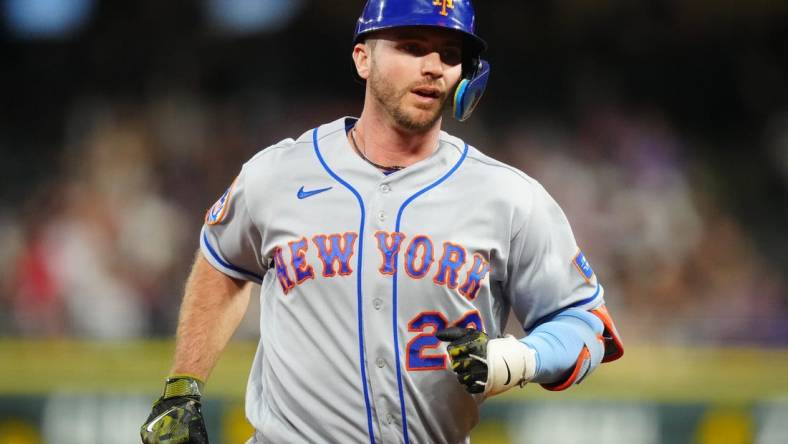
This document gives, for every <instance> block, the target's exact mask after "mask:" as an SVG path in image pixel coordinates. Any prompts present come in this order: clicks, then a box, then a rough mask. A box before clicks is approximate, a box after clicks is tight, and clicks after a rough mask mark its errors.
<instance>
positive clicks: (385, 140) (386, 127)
mask: <svg viewBox="0 0 788 444" xmlns="http://www.w3.org/2000/svg"><path fill="white" fill-rule="evenodd" d="M440 128H441V120H438V121H437V122H436V123H435V125H433V126H432V128H430V129H428V130H427V131H424V132H418V133H414V132H412V131H408V130H405V129H403V128H401V127H399V126H398V125H396V124H395V123H393V122H388V121H387V120H386V119H382V118H375V117H374V116H371V115H370V114H367V113H362V114H361V118H360V119H359V120H358V122H357V123H356V126H355V128H354V130H355V133H354V134H353V136H354V137H355V143H356V145H357V146H358V149H359V151H361V153H360V154H361V155H362V156H364V157H366V158H367V159H369V160H370V161H372V162H374V163H376V164H378V165H384V166H403V167H407V166H409V165H412V164H414V163H416V162H418V161H420V160H422V159H425V158H427V157H429V156H430V155H431V154H432V153H433V152H434V151H435V148H436V147H437V146H438V139H439V137H440ZM351 142H353V140H351Z"/></svg>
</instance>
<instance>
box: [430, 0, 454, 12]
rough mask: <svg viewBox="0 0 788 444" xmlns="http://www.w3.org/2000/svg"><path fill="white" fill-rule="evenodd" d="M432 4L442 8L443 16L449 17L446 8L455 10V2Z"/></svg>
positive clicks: (445, 0)
mask: <svg viewBox="0 0 788 444" xmlns="http://www.w3.org/2000/svg"><path fill="white" fill-rule="evenodd" d="M432 4H433V5H434V6H440V7H441V15H449V12H448V11H447V10H446V8H449V9H454V0H435V1H434V2H432Z"/></svg>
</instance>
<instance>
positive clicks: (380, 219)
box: [378, 210, 386, 222]
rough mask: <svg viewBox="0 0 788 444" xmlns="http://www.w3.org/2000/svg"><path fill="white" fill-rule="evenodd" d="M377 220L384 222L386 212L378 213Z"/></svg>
mask: <svg viewBox="0 0 788 444" xmlns="http://www.w3.org/2000/svg"><path fill="white" fill-rule="evenodd" d="M378 220H379V221H381V222H383V221H384V220H386V212H385V211H383V210H380V211H378Z"/></svg>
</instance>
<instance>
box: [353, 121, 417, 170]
mask: <svg viewBox="0 0 788 444" xmlns="http://www.w3.org/2000/svg"><path fill="white" fill-rule="evenodd" d="M355 132H356V127H355V126H354V127H353V129H352V130H350V141H351V142H353V149H355V150H356V152H357V153H358V155H359V156H361V158H362V159H364V160H365V161H366V162H367V163H368V164H370V165H372V166H373V167H375V168H377V169H379V170H383V172H384V173H393V172H395V171H399V170H401V169H403V168H405V167H404V166H399V165H394V166H383V165H380V164H377V163H375V162H373V161H371V160H369V157H367V155H366V154H365V153H364V152H363V151H361V150H360V149H359V148H358V144H357V143H356V136H355V135H354V134H355Z"/></svg>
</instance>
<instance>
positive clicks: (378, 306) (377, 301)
mask: <svg viewBox="0 0 788 444" xmlns="http://www.w3.org/2000/svg"><path fill="white" fill-rule="evenodd" d="M372 306H373V307H375V310H380V309H381V308H382V307H383V299H380V298H377V299H375V300H374V301H372Z"/></svg>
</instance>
